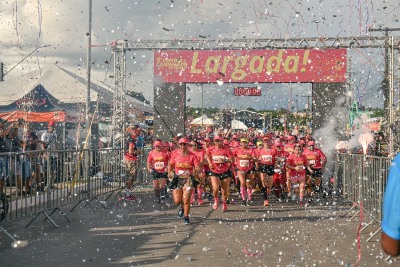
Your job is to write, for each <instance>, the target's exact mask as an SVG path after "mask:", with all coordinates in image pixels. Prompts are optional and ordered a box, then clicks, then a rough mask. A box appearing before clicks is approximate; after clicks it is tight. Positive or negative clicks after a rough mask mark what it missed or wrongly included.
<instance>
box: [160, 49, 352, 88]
mask: <svg viewBox="0 0 400 267" xmlns="http://www.w3.org/2000/svg"><path fill="white" fill-rule="evenodd" d="M346 61H347V50H346V49H278V50H232V51H228V50H183V51H176V50H165V51H156V52H154V74H155V76H159V77H161V79H162V80H163V81H164V82H204V83H206V82H211V83H214V82H218V83H219V84H220V83H222V82H233V83H234V82H319V83H322V82H324V83H327V82H346Z"/></svg>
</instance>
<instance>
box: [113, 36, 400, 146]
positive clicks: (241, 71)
mask: <svg viewBox="0 0 400 267" xmlns="http://www.w3.org/2000/svg"><path fill="white" fill-rule="evenodd" d="M399 40H400V39H399V38H395V37H393V36H383V37H370V36H368V37H343V38H340V37H337V38H297V39H223V40H209V39H203V40H139V41H130V40H117V41H115V42H113V45H112V48H113V55H114V99H113V118H112V124H113V145H114V146H115V147H116V146H123V145H124V144H123V142H124V138H123V137H124V133H125V122H126V114H125V105H124V103H125V95H126V64H127V63H126V53H127V52H129V51H154V81H155V82H154V111H155V114H154V125H155V129H154V130H155V135H156V136H157V137H158V138H162V139H165V140H168V139H170V138H171V137H172V136H174V135H176V134H177V133H179V132H183V131H184V126H185V119H186V118H185V114H184V111H185V105H186V83H218V82H228V83H244V82H247V83H252V82H258V83H283V82H285V83H311V84H312V94H313V109H312V113H313V114H312V117H313V127H314V129H318V128H319V127H321V126H322V125H323V123H324V120H325V118H329V119H330V120H332V119H333V120H335V115H336V116H337V114H334V111H332V109H333V108H334V106H335V105H337V103H336V102H337V100H338V99H339V98H340V97H342V96H345V95H346V91H347V88H348V85H349V81H348V79H349V73H348V64H349V62H348V59H347V51H348V49H357V48H368V49H384V51H385V53H384V55H385V56H384V61H385V72H384V73H385V74H384V75H385V76H386V77H385V78H386V80H387V87H388V89H387V94H386V100H385V103H386V104H387V106H385V109H386V110H387V112H386V114H387V116H386V121H387V124H386V125H387V127H386V134H387V137H388V142H389V149H390V151H391V152H397V151H398V148H399V143H400V138H399V137H398V136H400V135H399V134H396V133H397V131H398V130H397V128H398V127H397V126H398V124H400V123H399V122H398V118H399V116H398V115H397V113H396V110H399V108H398V107H399V102H398V101H396V100H398V93H395V92H396V91H397V92H398V83H399V82H398V77H400V73H399V72H400V68H399V48H400V47H399ZM395 77H397V78H396V79H395ZM345 104H346V103H343V105H345ZM338 119H339V118H338ZM121 133H122V135H121Z"/></svg>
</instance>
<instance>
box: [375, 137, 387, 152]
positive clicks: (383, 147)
mask: <svg viewBox="0 0 400 267" xmlns="http://www.w3.org/2000/svg"><path fill="white" fill-rule="evenodd" d="M375 150H376V155H377V156H381V157H387V156H388V155H389V151H388V143H387V142H386V139H385V135H384V134H383V133H382V132H379V133H378V139H377V140H376V145H375Z"/></svg>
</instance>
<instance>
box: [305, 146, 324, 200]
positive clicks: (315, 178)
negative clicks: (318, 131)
mask: <svg viewBox="0 0 400 267" xmlns="http://www.w3.org/2000/svg"><path fill="white" fill-rule="evenodd" d="M303 155H305V156H306V158H307V160H308V164H309V165H310V167H311V170H312V172H309V171H307V175H306V184H307V194H308V196H309V197H312V196H313V193H314V192H313V191H315V192H318V193H319V192H320V191H321V182H322V173H323V170H324V168H325V165H326V156H325V154H324V152H322V150H320V149H318V148H316V147H315V141H308V142H307V147H306V148H305V149H304V151H303ZM313 189H314V190H313ZM310 202H312V200H311V201H310Z"/></svg>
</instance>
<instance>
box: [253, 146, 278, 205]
mask: <svg viewBox="0 0 400 267" xmlns="http://www.w3.org/2000/svg"><path fill="white" fill-rule="evenodd" d="M271 144H272V141H270V140H269V139H268V138H265V139H264V144H263V147H262V148H261V149H259V150H257V152H256V156H257V161H256V170H259V171H260V177H261V183H262V189H261V192H262V193H263V196H264V206H269V201H268V194H269V193H270V191H271V188H272V184H273V182H274V179H273V175H274V166H275V157H276V150H275V149H274V148H273V147H272V146H271Z"/></svg>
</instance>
